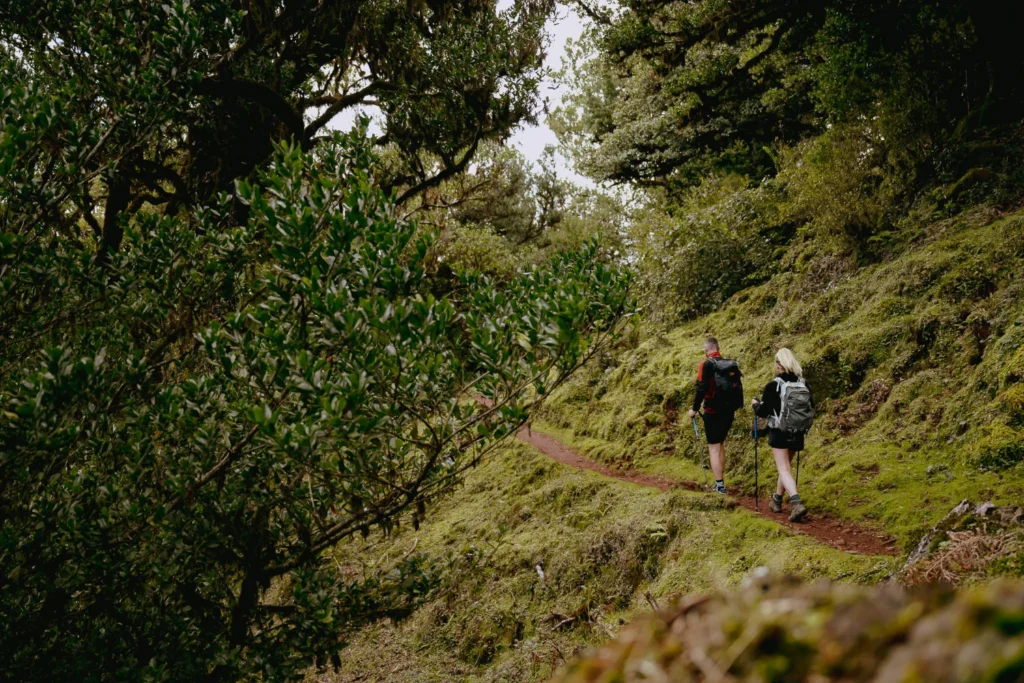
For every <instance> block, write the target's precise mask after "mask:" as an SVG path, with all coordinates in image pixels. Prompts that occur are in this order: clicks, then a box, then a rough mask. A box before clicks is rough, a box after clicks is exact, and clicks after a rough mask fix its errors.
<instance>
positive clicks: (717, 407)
mask: <svg viewBox="0 0 1024 683" xmlns="http://www.w3.org/2000/svg"><path fill="white" fill-rule="evenodd" d="M704 356H705V358H704V360H703V361H701V363H700V365H698V366H697V391H696V392H695V394H694V396H693V407H692V408H691V409H690V418H691V419H692V418H693V417H695V416H696V415H697V413H699V412H700V409H701V405H702V404H703V406H704V414H703V417H704V435H705V436H706V438H707V442H708V454H709V456H710V458H711V471H712V473H714V475H715V491H716V492H717V493H721V494H723V495H724V494H725V479H724V476H725V437H726V436H727V435H728V433H729V428H730V427H732V420H733V416H734V415H735V413H736V411H737V410H739V409H740V408H741V407H742V406H743V384H742V383H741V381H740V376H741V374H740V367H739V365H738V364H737V363H736V361H734V360H728V359H725V358H722V354H721V353H720V352H719V350H718V340H717V339H715V338H714V337H708V338H707V339H705V340H704Z"/></svg>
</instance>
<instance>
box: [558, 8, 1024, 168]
mask: <svg viewBox="0 0 1024 683" xmlns="http://www.w3.org/2000/svg"><path fill="white" fill-rule="evenodd" d="M578 5H579V6H580V7H582V8H583V9H584V11H586V12H588V13H589V14H590V16H591V17H592V18H593V20H594V24H595V28H594V33H593V35H592V36H591V45H592V47H593V48H594V49H596V51H597V56H596V57H594V58H592V59H589V60H588V59H587V57H586V56H585V53H579V54H577V64H576V68H575V69H574V70H572V71H573V72H574V74H575V75H574V78H575V79H576V82H575V87H576V88H575V89H576V93H575V95H574V96H573V97H571V98H570V99H569V102H568V104H567V105H566V106H565V107H563V108H562V109H561V111H560V112H559V114H558V116H557V117H556V122H557V124H558V127H559V129H560V131H561V135H562V137H563V139H564V140H566V141H570V142H571V143H572V144H573V146H574V147H575V149H576V152H577V159H578V161H579V163H580V164H581V166H582V168H583V170H585V171H586V172H588V173H589V174H591V175H593V176H594V177H595V178H599V179H607V180H612V181H616V182H631V183H638V184H641V185H661V186H679V185H694V184H697V183H698V182H699V180H700V179H701V178H702V177H703V176H704V175H706V174H707V173H717V172H726V173H740V174H744V175H748V176H751V177H754V178H761V177H764V176H765V175H769V174H771V173H772V172H773V171H774V162H773V159H772V154H771V150H772V149H773V148H776V147H777V146H778V145H779V144H792V143H794V142H796V141H798V140H800V139H802V138H804V137H805V136H807V135H809V134H812V133H816V132H820V131H822V130H824V128H825V126H826V125H827V124H830V123H832V124H835V123H839V122H843V121H851V120H857V119H858V117H868V118H870V119H873V120H874V119H878V120H879V121H880V122H879V126H881V127H883V128H885V127H888V130H883V135H882V137H884V138H886V139H889V142H890V145H892V146H898V145H900V144H905V145H918V146H921V144H922V143H920V136H921V135H922V134H924V135H929V134H935V133H937V132H939V131H943V130H948V129H949V128H950V127H951V126H953V125H955V124H956V123H957V122H958V121H960V120H961V119H962V118H963V117H964V116H965V115H966V114H967V113H968V112H969V111H970V110H971V108H972V107H975V108H977V107H979V106H980V105H981V104H982V103H983V102H985V101H988V100H989V99H1001V100H1002V101H1003V103H1004V105H1008V107H1006V106H1004V107H1003V108H1004V110H1005V109H1006V108H1009V109H1010V110H1011V111H1014V112H1016V113H1017V114H1018V115H1019V114H1020V113H1021V111H1022V110H1021V104H1022V102H1021V99H1020V97H1019V96H1018V95H1017V94H1016V92H1015V91H1014V89H1013V88H1014V87H1016V86H1015V85H1014V86H1011V85H1010V83H1015V82H1016V81H1015V80H1014V78H1012V77H1010V76H1009V74H1019V73H1020V72H1021V69H1022V64H1024V60H1022V58H1021V56H1020V55H1019V54H1012V55H1011V54H1009V53H1008V51H1007V48H1006V46H1007V45H1010V44H1012V40H1005V39H1002V40H993V39H992V38H995V37H996V36H999V37H1001V38H1006V36H1005V35H1000V34H998V32H997V31H996V30H995V29H994V25H995V23H996V22H998V21H1003V19H1006V18H1008V17H1000V18H999V19H996V16H997V15H998V14H999V11H997V10H996V9H995V7H996V5H995V4H994V3H966V2H951V3H938V4H937V3H929V2H923V1H920V2H918V1H916V0H915V1H911V2H906V1H904V0H879V1H877V2H846V1H845V0H835V1H827V2H818V1H803V0H798V1H795V2H794V1H792V0H727V1H725V2H722V1H719V0H702V1H701V2H692V3H680V2H647V1H643V2H639V1H638V2H627V3H625V5H624V6H623V7H622V9H621V11H619V12H617V13H615V14H612V13H605V12H603V11H602V10H601V9H600V8H595V7H592V6H590V5H588V4H586V3H578ZM1013 11H1014V12H1015V13H1016V12H1017V10H1013ZM1013 16H1016V14H1014V15H1013ZM1001 25H1002V26H1008V25H1013V24H1012V22H1011V23H1010V24H1007V23H1003V24H1001ZM986 74H987V75H986ZM965 76H966V77H967V78H966V80H965ZM1018 80H1019V79H1018Z"/></svg>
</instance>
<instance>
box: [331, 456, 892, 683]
mask: <svg viewBox="0 0 1024 683" xmlns="http://www.w3.org/2000/svg"><path fill="white" fill-rule="evenodd" d="M413 548H415V551H416V552H423V553H426V554H428V555H432V556H435V557H441V558H446V559H445V560H444V561H445V563H447V566H448V567H449V570H448V574H447V577H446V579H445V582H444V585H443V587H442V589H441V591H440V593H439V594H438V595H437V596H436V598H435V599H434V600H433V601H432V602H431V603H429V604H428V605H426V606H425V607H424V608H422V609H421V610H419V611H418V612H417V613H415V614H414V615H413V616H412V617H411V618H410V619H409V620H408V621H406V622H403V623H401V624H390V623H381V624H377V625H375V626H373V627H370V628H368V629H365V630H364V631H363V632H361V633H360V634H358V635H357V637H356V638H354V639H353V641H352V644H351V646H350V647H349V648H348V649H347V650H346V651H345V652H344V653H343V657H342V661H343V668H342V671H341V672H340V674H339V678H340V680H348V679H347V678H346V677H347V676H349V675H350V674H353V673H354V672H359V673H361V674H363V675H366V676H369V677H370V678H371V679H374V678H380V679H383V678H385V677H388V676H389V675H390V678H389V680H397V681H403V680H405V681H430V680H436V681H447V680H466V679H478V680H509V679H511V680H546V679H547V678H548V677H549V676H550V675H551V674H552V673H554V671H555V670H556V669H557V668H559V667H560V666H562V664H563V661H562V656H564V657H568V656H569V655H570V653H572V652H574V651H575V650H577V649H578V648H580V647H584V646H589V645H594V644H597V643H599V642H602V641H603V640H605V639H607V638H608V637H609V636H610V635H613V634H614V633H616V632H617V631H618V629H619V627H620V620H627V619H631V618H632V617H633V616H635V615H637V614H640V613H645V612H648V611H649V610H650V606H649V604H648V602H647V600H646V598H645V597H643V594H644V593H645V592H648V593H649V594H650V595H651V596H652V597H653V598H654V599H655V600H657V601H659V602H665V601H667V600H668V599H669V596H670V595H672V594H675V593H689V592H694V591H701V590H707V589H717V588H724V587H727V586H734V585H736V584H738V583H739V582H740V581H741V580H742V579H743V577H744V576H746V575H747V574H748V573H749V572H750V570H751V569H752V568H753V567H757V566H761V565H764V566H767V567H771V568H772V569H773V570H776V571H780V572H788V573H792V574H794V575H797V576H801V577H804V578H806V579H814V578H819V577H828V578H844V579H846V580H848V581H854V582H863V583H869V582H874V581H878V580H879V579H881V578H882V577H884V576H887V575H889V574H891V573H892V572H893V571H894V570H895V569H896V561H895V560H894V559H893V558H888V557H864V556H855V555H849V554H846V553H842V552H839V551H837V550H833V549H831V548H827V547H823V546H820V545H817V544H816V543H814V542H813V541H812V540H811V539H809V538H807V537H805V536H803V535H797V534H791V533H789V532H787V531H786V530H785V529H783V528H781V527H779V526H778V525H776V524H773V523H771V522H769V521H766V520H763V519H760V518H757V517H755V516H753V515H751V514H749V513H747V512H745V511H742V510H737V509H732V508H729V507H727V506H724V505H723V504H722V501H720V500H718V499H716V498H711V497H709V496H705V495H700V494H692V493H688V492H685V491H673V492H670V493H660V492H658V491H656V490H653V489H648V488H644V487H640V486H636V485H633V484H627V483H623V482H619V481H615V480H610V479H607V478H604V477H601V476H600V475H597V474H594V473H591V472H585V471H578V470H574V469H571V468H568V467H565V466H562V465H558V464H555V463H554V462H552V461H550V460H548V459H547V458H545V457H543V456H540V455H538V454H536V453H535V452H534V451H533V450H532V449H530V448H529V447H527V446H525V445H523V444H519V443H515V444H512V445H510V446H509V447H508V448H507V449H506V450H505V451H504V452H502V453H500V454H498V455H497V456H496V457H494V458H493V459H492V460H490V461H489V462H488V463H486V464H484V465H483V466H481V467H480V468H479V469H477V470H475V471H473V472H472V473H471V474H470V475H469V478H468V479H467V481H466V485H465V487H464V488H463V489H462V490H460V491H459V492H457V493H456V494H455V495H454V496H453V497H451V498H450V499H448V500H445V501H442V502H440V503H438V504H437V506H436V507H435V509H433V510H432V511H430V512H429V513H428V516H427V519H426V520H425V521H424V522H423V524H422V525H421V526H420V529H419V530H418V531H416V530H413V529H407V530H405V531H403V532H401V533H398V534H395V535H393V536H391V537H387V538H380V537H376V536H371V537H370V538H369V539H367V540H366V541H353V542H351V543H348V544H346V545H343V546H341V547H340V548H339V549H338V551H337V552H336V553H335V554H334V559H335V560H336V561H337V562H338V564H339V567H340V568H341V570H342V571H344V572H361V571H364V570H365V567H367V566H377V567H380V566H385V567H386V566H387V563H388V562H391V561H393V560H394V559H395V558H398V557H401V556H403V555H405V554H406V553H408V552H409V551H410V550H411V549H413ZM538 566H539V567H540V572H542V573H543V578H542V577H541V574H540V572H538V569H537V567H538ZM555 653H562V654H561V655H558V654H555ZM553 655H554V656H553ZM327 680H330V678H329V677H328V678H327Z"/></svg>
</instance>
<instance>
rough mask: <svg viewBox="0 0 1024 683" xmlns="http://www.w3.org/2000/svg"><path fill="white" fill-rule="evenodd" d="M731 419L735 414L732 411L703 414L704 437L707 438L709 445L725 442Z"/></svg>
mask: <svg viewBox="0 0 1024 683" xmlns="http://www.w3.org/2000/svg"><path fill="white" fill-rule="evenodd" d="M733 417H735V413H733V412H732V411H728V412H725V413H704V435H705V436H706V437H707V439H708V443H709V444H716V443H722V442H723V441H725V437H726V436H727V435H728V434H729V428H730V427H732V419H733Z"/></svg>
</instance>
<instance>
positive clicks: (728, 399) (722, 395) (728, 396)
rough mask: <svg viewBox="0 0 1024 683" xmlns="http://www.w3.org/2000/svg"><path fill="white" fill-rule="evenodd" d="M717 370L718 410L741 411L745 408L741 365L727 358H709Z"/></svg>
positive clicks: (716, 394)
mask: <svg viewBox="0 0 1024 683" xmlns="http://www.w3.org/2000/svg"><path fill="white" fill-rule="evenodd" d="M708 360H709V361H711V365H712V367H714V368H715V398H714V405H715V408H716V409H717V410H733V411H735V410H740V409H741V408H742V407H743V379H742V377H743V373H742V372H740V364H739V363H737V362H736V361H734V360H729V359H727V358H708Z"/></svg>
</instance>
